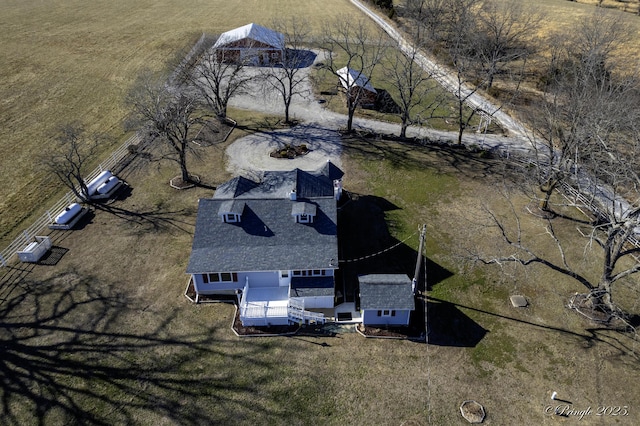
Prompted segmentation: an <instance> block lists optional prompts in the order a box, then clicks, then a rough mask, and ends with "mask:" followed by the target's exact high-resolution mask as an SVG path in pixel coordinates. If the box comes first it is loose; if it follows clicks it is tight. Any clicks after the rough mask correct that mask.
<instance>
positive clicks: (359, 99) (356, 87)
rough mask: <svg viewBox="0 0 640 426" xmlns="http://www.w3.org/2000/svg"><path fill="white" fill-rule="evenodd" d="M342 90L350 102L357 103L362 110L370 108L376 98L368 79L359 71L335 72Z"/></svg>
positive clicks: (375, 92) (340, 70)
mask: <svg viewBox="0 0 640 426" xmlns="http://www.w3.org/2000/svg"><path fill="white" fill-rule="evenodd" d="M336 73H337V74H338V79H339V80H340V84H341V85H342V88H343V89H344V90H345V91H346V93H347V96H349V97H350V98H351V101H352V102H355V103H357V104H358V105H360V106H361V107H364V108H372V107H373V106H374V105H375V103H376V99H377V97H378V92H377V91H376V89H375V88H374V87H373V85H372V84H371V80H370V78H369V77H367V76H366V75H364V74H363V73H362V72H361V71H356V70H354V69H351V68H347V67H344V68H340V69H339V70H338V71H336Z"/></svg>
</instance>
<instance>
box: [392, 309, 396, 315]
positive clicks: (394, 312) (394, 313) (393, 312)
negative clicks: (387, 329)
mask: <svg viewBox="0 0 640 426" xmlns="http://www.w3.org/2000/svg"><path fill="white" fill-rule="evenodd" d="M391 316H392V317H395V316H396V311H395V309H394V310H393V311H391Z"/></svg>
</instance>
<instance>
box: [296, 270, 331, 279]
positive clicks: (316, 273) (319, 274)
mask: <svg viewBox="0 0 640 426" xmlns="http://www.w3.org/2000/svg"><path fill="white" fill-rule="evenodd" d="M326 274H327V271H325V270H324V269H309V270H301V271H293V276H294V277H322V276H324V275H326Z"/></svg>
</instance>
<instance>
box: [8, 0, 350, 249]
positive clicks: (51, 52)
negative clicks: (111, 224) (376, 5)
mask: <svg viewBox="0 0 640 426" xmlns="http://www.w3.org/2000/svg"><path fill="white" fill-rule="evenodd" d="M341 13H347V14H353V15H354V16H356V15H357V16H360V12H358V11H357V10H356V9H355V8H354V7H353V6H352V5H351V4H350V3H349V2H348V1H347V0H327V1H315V0H314V1H306V2H300V1H293V0H260V1H257V0H248V1H241V2H228V1H222V0H210V1H209V0H207V1H201V0H180V1H175V0H159V1H158V0H154V1H151V0H140V1H131V2H126V1H112V0H96V1H91V2H89V3H88V2H86V1H82V0H57V1H40V0H20V1H17V0H6V1H2V2H0V40H1V41H2V42H1V43H0V58H2V60H1V61H0V152H2V155H0V171H1V174H0V176H1V178H2V179H1V180H2V185H0V241H4V242H5V243H7V242H8V241H9V240H8V237H11V236H15V233H17V232H18V230H19V229H23V228H25V227H27V226H28V225H29V224H30V223H31V221H33V216H34V215H35V214H38V213H41V212H42V211H43V210H44V209H45V208H46V207H47V206H48V205H49V204H51V201H52V200H51V199H50V198H51V197H52V195H53V194H59V193H60V190H61V188H60V184H59V183H58V182H56V181H54V180H51V179H50V178H49V177H46V176H44V174H43V173H42V172H41V171H40V170H39V169H38V163H37V161H36V157H37V156H38V155H39V154H40V153H41V152H42V149H43V147H46V146H47V145H49V144H50V143H51V140H52V137H53V136H54V135H55V132H56V130H57V129H58V128H59V126H60V125H62V124H65V123H69V122H79V123H82V124H83V125H85V126H86V127H87V129H89V130H91V131H96V132H103V133H107V134H108V135H109V136H110V139H109V140H110V142H108V143H105V144H104V147H103V152H102V156H101V158H103V157H104V155H106V153H108V152H110V151H111V150H112V149H113V148H114V147H116V146H118V145H119V143H121V142H122V141H123V140H124V139H125V138H126V135H124V134H123V133H124V132H123V123H122V122H123V118H124V117H125V116H126V114H127V112H128V110H127V107H126V105H124V98H125V95H126V93H127V91H128V90H129V88H130V86H131V84H132V82H133V81H134V80H135V78H136V77H137V76H138V74H139V72H140V71H141V70H142V69H144V68H150V69H152V70H163V69H165V68H166V67H167V66H170V64H172V63H175V58H177V57H179V56H180V55H182V54H184V53H186V51H188V49H189V48H190V47H191V46H192V45H193V43H195V41H196V40H197V39H198V38H199V37H200V35H201V34H202V32H207V33H213V34H215V33H220V32H223V31H226V30H229V29H232V28H235V27H238V26H241V25H244V24H247V23H250V22H256V23H259V24H262V25H265V26H269V24H270V23H271V22H272V20H273V19H274V18H278V17H282V18H289V17H292V16H299V17H303V18H305V19H308V20H309V21H310V22H311V25H312V29H313V30H314V31H315V32H316V34H317V33H318V32H319V30H320V28H321V26H322V23H323V22H325V21H326V20H328V19H330V18H331V17H332V16H335V15H336V14H341ZM101 158H96V165H97V164H98V163H99V161H100V159H101ZM7 234H11V235H7Z"/></svg>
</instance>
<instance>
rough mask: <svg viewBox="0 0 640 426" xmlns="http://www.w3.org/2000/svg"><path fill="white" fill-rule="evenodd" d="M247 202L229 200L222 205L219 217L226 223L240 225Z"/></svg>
mask: <svg viewBox="0 0 640 426" xmlns="http://www.w3.org/2000/svg"><path fill="white" fill-rule="evenodd" d="M244 206H245V202H244V201H241V200H228V201H225V202H223V203H222V204H220V208H219V209H218V216H219V217H220V218H221V219H222V221H223V222H225V223H238V222H240V221H241V220H242V212H243V211H244Z"/></svg>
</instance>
